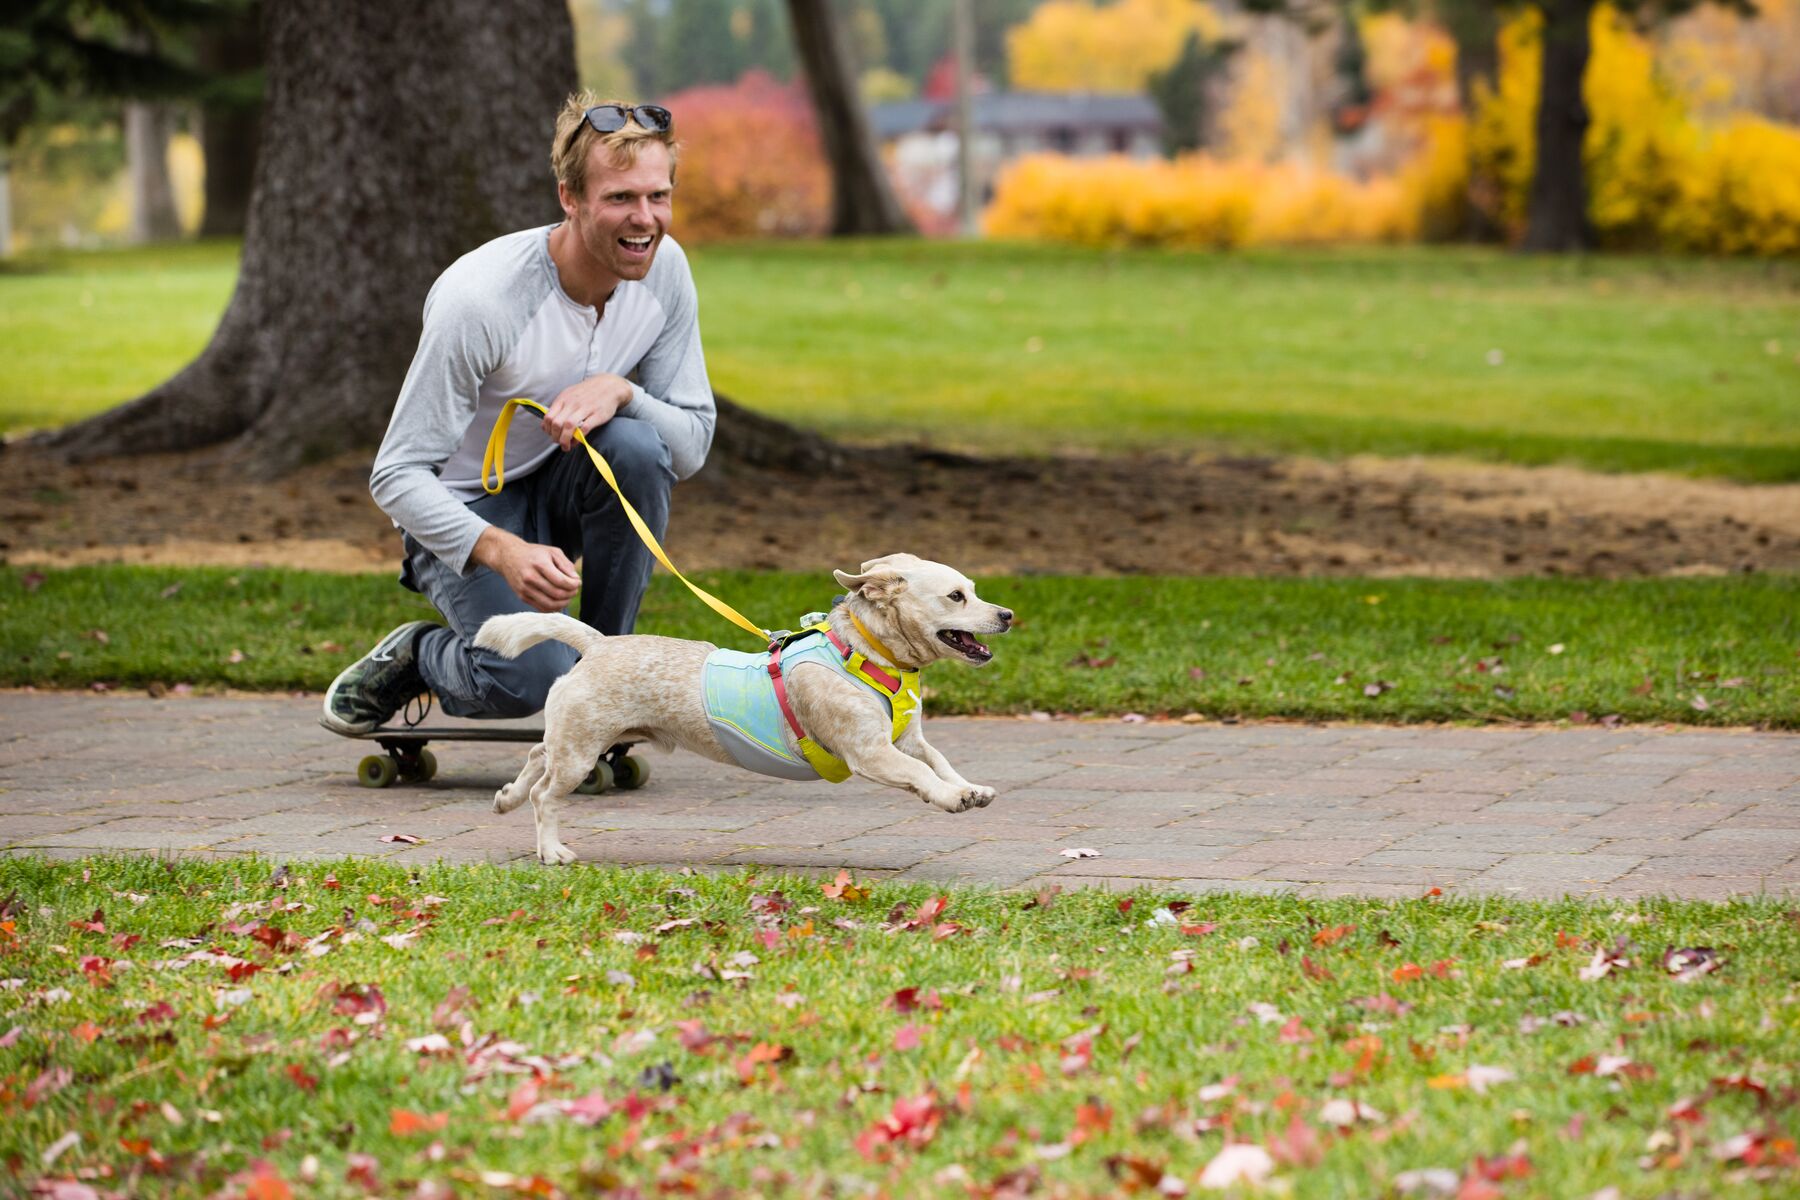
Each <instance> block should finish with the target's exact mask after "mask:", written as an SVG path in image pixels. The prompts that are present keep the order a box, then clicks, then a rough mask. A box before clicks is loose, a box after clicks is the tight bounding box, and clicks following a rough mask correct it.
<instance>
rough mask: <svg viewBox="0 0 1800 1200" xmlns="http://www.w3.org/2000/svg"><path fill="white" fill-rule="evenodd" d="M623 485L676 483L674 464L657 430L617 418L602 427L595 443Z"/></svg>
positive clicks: (628, 419) (629, 418)
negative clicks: (628, 482) (631, 483)
mask: <svg viewBox="0 0 1800 1200" xmlns="http://www.w3.org/2000/svg"><path fill="white" fill-rule="evenodd" d="M593 442H594V448H595V449H597V450H599V451H600V453H601V454H602V455H603V456H605V458H606V461H607V462H608V463H609V464H610V465H611V466H612V469H613V474H615V475H617V476H618V477H619V480H620V482H621V483H624V482H625V481H627V480H630V481H632V482H634V483H637V484H639V485H645V484H648V485H652V486H658V485H660V486H668V485H672V484H673V483H674V482H675V469H674V462H673V460H672V459H671V457H670V455H669V447H668V444H667V443H665V442H664V441H663V439H662V434H660V433H658V432H656V426H654V425H652V424H650V422H648V421H639V420H636V419H634V418H631V417H615V418H613V419H612V420H610V421H608V422H607V423H606V424H604V425H602V426H601V427H600V429H599V436H598V437H597V438H595V439H593Z"/></svg>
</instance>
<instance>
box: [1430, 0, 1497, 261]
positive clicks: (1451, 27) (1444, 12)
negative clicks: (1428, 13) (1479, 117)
mask: <svg viewBox="0 0 1800 1200" xmlns="http://www.w3.org/2000/svg"><path fill="white" fill-rule="evenodd" d="M1437 12H1438V14H1439V17H1440V19H1441V20H1442V21H1443V23H1444V27H1445V29H1446V30H1448V32H1449V34H1450V39H1451V40H1452V41H1453V42H1455V43H1456V100H1457V105H1458V107H1460V108H1461V109H1462V111H1463V113H1464V114H1465V115H1466V116H1467V117H1468V118H1469V119H1470V120H1471V121H1473V120H1474V118H1475V105H1476V102H1477V100H1478V98H1479V97H1480V96H1481V95H1482V94H1483V93H1484V92H1485V93H1486V94H1487V95H1493V94H1494V91H1495V89H1496V88H1497V87H1498V84H1499V79H1500V14H1499V12H1498V10H1497V8H1496V6H1495V4H1494V3H1493V0H1440V3H1439V4H1438V7H1437ZM1499 193H1500V181H1499V180H1498V179H1495V178H1492V177H1491V176H1488V177H1482V176H1480V175H1478V174H1477V175H1471V176H1470V179H1469V191H1468V197H1467V201H1466V203H1464V205H1463V228H1462V236H1463V238H1464V239H1466V240H1468V241H1471V242H1497V241H1500V240H1501V239H1502V230H1501V228H1500V222H1499V221H1498V220H1496V219H1495V213H1494V208H1495V205H1496V204H1497V203H1498V196H1499Z"/></svg>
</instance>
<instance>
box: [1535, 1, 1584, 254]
mask: <svg viewBox="0 0 1800 1200" xmlns="http://www.w3.org/2000/svg"><path fill="white" fill-rule="evenodd" d="M1594 2H1595V0H1541V4H1540V7H1541V8H1542V9H1543V13H1544V65H1543V83H1542V86H1541V87H1540V89H1539V91H1538V111H1537V166H1536V169H1535V170H1534V171H1533V173H1532V177H1531V209H1530V216H1529V218H1528V220H1529V223H1528V224H1527V226H1526V229H1525V249H1527V250H1539V251H1546V252H1548V253H1552V254H1561V253H1566V252H1568V251H1571V250H1585V249H1587V248H1588V247H1589V246H1591V245H1592V244H1593V234H1592V231H1591V230H1590V228H1589V226H1588V216H1587V178H1586V171H1585V168H1584V164H1583V162H1582V157H1581V155H1582V144H1583V143H1584V142H1585V141H1586V139H1587V128H1588V110H1587V103H1586V101H1584V100H1583V99H1582V96H1581V82H1582V78H1583V77H1584V76H1585V75H1586V74H1587V64H1588V51H1589V35H1588V21H1589V19H1590V18H1591V17H1592V15H1593V11H1594Z"/></svg>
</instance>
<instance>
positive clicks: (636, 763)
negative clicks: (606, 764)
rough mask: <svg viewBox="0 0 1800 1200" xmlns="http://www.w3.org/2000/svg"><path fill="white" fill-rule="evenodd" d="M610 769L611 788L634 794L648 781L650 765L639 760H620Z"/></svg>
mask: <svg viewBox="0 0 1800 1200" xmlns="http://www.w3.org/2000/svg"><path fill="white" fill-rule="evenodd" d="M612 768H613V786H614V787H617V788H618V789H619V790H620V791H624V792H635V791H636V790H637V789H638V788H641V787H643V786H644V785H645V784H646V783H648V782H649V781H650V764H649V763H647V762H645V761H644V760H643V759H641V758H621V759H620V760H619V761H618V762H616V763H614V764H612Z"/></svg>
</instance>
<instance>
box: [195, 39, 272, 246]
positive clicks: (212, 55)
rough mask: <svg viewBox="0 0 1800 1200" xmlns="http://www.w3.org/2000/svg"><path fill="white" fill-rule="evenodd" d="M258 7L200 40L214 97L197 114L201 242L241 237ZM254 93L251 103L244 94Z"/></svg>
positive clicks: (251, 168) (255, 131)
mask: <svg viewBox="0 0 1800 1200" xmlns="http://www.w3.org/2000/svg"><path fill="white" fill-rule="evenodd" d="M261 25H262V5H261V4H248V5H245V6H244V7H243V8H242V9H239V10H237V11H236V12H234V13H233V14H232V15H231V17H230V18H229V19H227V20H226V21H225V22H223V23H222V24H220V25H218V26H215V27H213V28H209V29H207V30H206V31H205V32H204V33H202V34H201V35H200V38H199V43H198V46H197V47H196V48H197V50H198V53H199V58H200V66H201V69H202V70H204V71H205V72H206V73H207V74H208V75H209V76H211V77H212V78H213V79H214V80H215V81H217V82H216V84H215V86H217V87H218V88H219V90H220V94H219V95H218V96H216V97H211V98H209V99H208V100H207V102H206V103H205V104H203V105H202V106H201V108H200V152H201V156H202V157H203V158H204V160H205V162H206V201H205V208H204V209H203V210H202V213H201V217H200V236H201V237H241V236H243V233H244V228H245V225H246V224H247V222H248V218H249V215H250V192H251V187H252V185H253V184H254V183H255V179H256V155H257V148H258V146H259V144H260V140H261V133H262V99H261V96H260V89H256V88H255V80H256V76H255V74H253V73H254V72H255V71H256V70H257V68H258V67H260V66H261V65H262V32H261ZM252 90H256V91H257V92H258V94H257V95H256V96H255V97H254V98H252V96H251V95H250V94H249V93H250V92H251V91H252Z"/></svg>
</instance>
